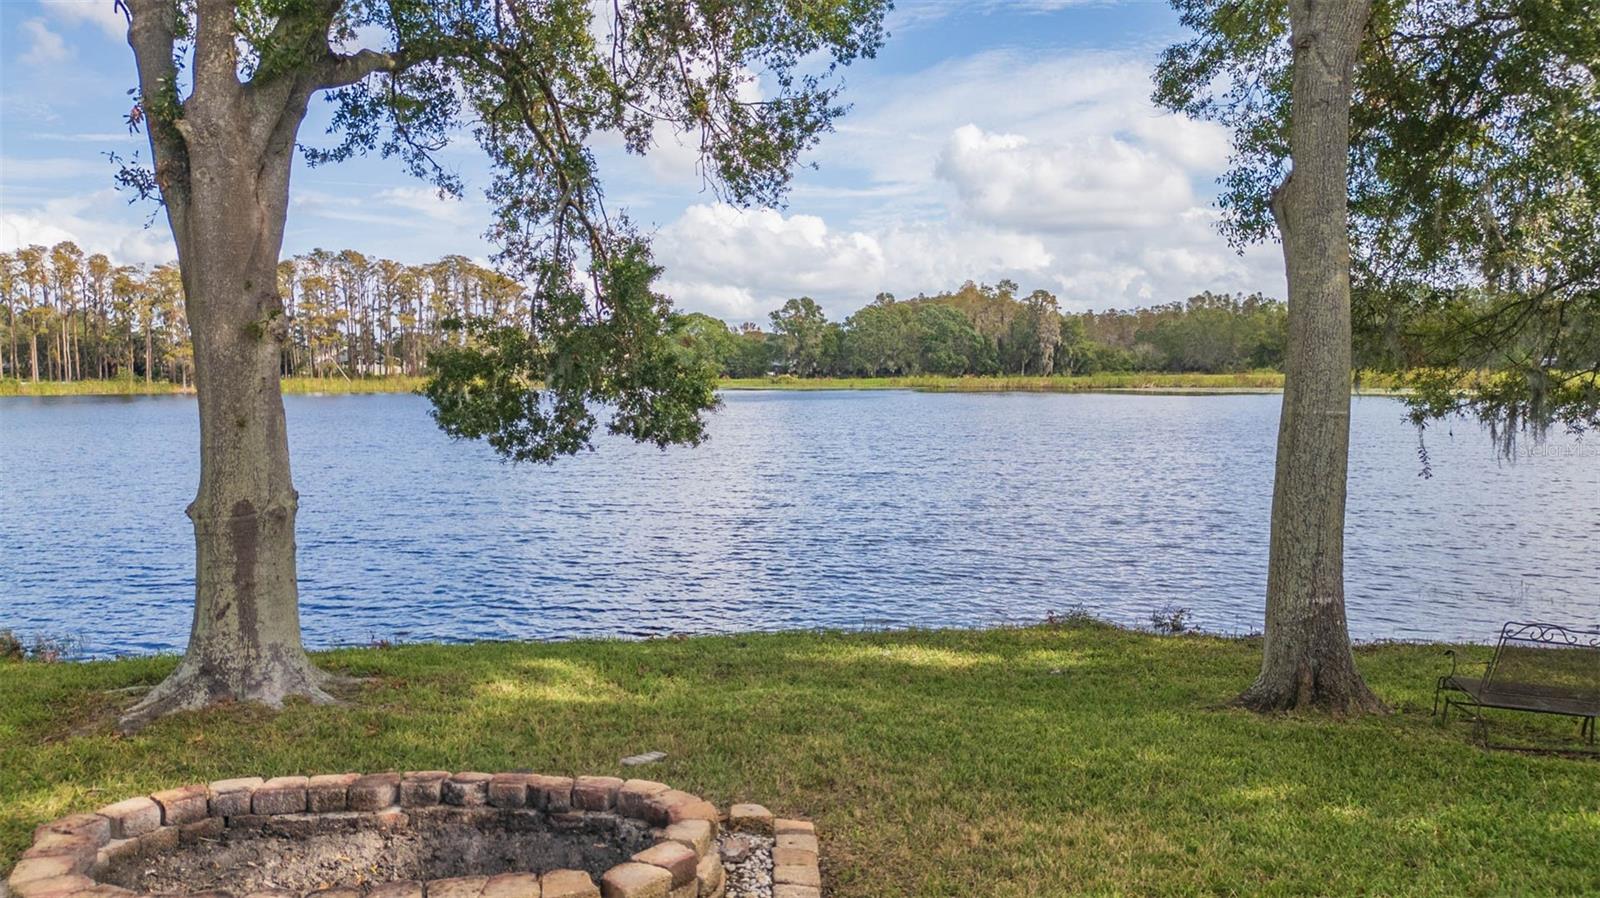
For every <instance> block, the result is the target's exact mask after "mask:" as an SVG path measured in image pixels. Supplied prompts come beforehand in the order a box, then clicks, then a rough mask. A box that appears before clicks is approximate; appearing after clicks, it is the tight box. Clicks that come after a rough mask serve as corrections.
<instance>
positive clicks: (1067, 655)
mask: <svg viewBox="0 0 1600 898" xmlns="http://www.w3.org/2000/svg"><path fill="white" fill-rule="evenodd" d="M1441 648H1442V647H1439V646H1418V645H1379V646H1362V647H1359V648H1358V649H1357V655H1358V660H1359V662H1360V664H1361V666H1362V669H1363V671H1364V672H1365V673H1366V674H1367V676H1368V678H1369V680H1370V682H1371V683H1372V685H1373V687H1374V688H1375V689H1376V690H1377V691H1378V693H1379V694H1380V695H1381V696H1382V697H1383V698H1384V699H1385V700H1386V701H1387V702H1388V703H1389V704H1390V705H1391V706H1393V707H1394V708H1395V709H1396V710H1397V713H1396V714H1394V715H1391V716H1389V717H1384V718H1373V719H1362V720H1356V721H1349V722H1340V721H1333V720H1328V719H1325V718H1321V717H1315V716H1307V717H1276V718H1274V717H1261V716H1257V715H1254V714H1250V713H1246V712H1241V711H1234V710H1229V709H1226V708H1225V707H1223V706H1224V705H1225V704H1226V702H1227V701H1228V700H1229V699H1230V698H1231V697H1232V696H1233V695H1234V694H1235V693H1237V691H1238V690H1239V689H1240V688H1241V686H1242V685H1244V684H1246V683H1248V682H1249V681H1250V679H1251V677H1253V676H1254V674H1255V671H1256V666H1257V664H1258V663H1259V659H1260V646H1259V643H1257V642H1254V641H1250V640H1239V639H1222V638H1215V637H1210V636H1203V635H1202V636H1194V635H1183V636H1157V635H1152V634H1148V633H1138V632H1130V631H1126V630H1119V629H1114V628H1111V627H1107V626H1104V625H1099V624H1095V623H1092V622H1085V621H1081V620H1077V619H1073V620H1072V621H1071V622H1070V623H1066V624H1057V625H1047V626H1039V627H1031V628H1021V629H1000V630H987V631H922V632H908V633H893V634H843V633H788V634H771V635H743V636H721V637H700V638H691V639H663V640H654V641H647V642H608V641H585V642H569V643H553V644H512V643H485V644H477V645H458V646H441V645H404V646H397V647H387V648H371V649H347V650H339V651H334V652H329V653H326V654H322V655H320V656H319V659H318V660H319V663H321V664H323V665H324V666H326V667H327V668H330V669H333V670H336V671H339V672H341V673H344V674H348V675H355V676H360V677H365V678H367V682H366V685H365V686H364V687H362V688H361V689H360V690H359V691H358V692H357V693H355V694H353V695H351V696H350V699H351V700H350V703H349V704H348V705H346V706H343V707H312V706H309V705H306V704H302V703H292V704H291V706H290V707H289V708H288V709H287V710H285V711H284V712H283V713H281V714H271V713H268V712H266V711H263V710H261V709H256V708H249V707H235V708H226V709H222V710H217V711H213V712H208V713H205V714H189V715H181V716H178V717H174V718H170V719H167V720H164V721H161V722H158V723H157V724H155V725H153V726H152V727H151V728H150V729H148V730H146V731H145V732H144V733H142V734H141V735H139V736H136V737H133V738H119V737H117V736H115V735H113V734H112V731H111V721H112V718H113V716H114V714H115V711H116V709H117V708H118V707H120V706H121V705H122V704H125V703H127V702H128V701H130V700H131V693H130V692H129V690H130V689H134V688H137V687H146V686H149V685H151V684H153V683H155V682H157V681H158V680H159V679H160V678H161V677H162V676H164V675H165V674H166V673H168V672H169V671H170V670H171V669H172V667H173V665H174V664H175V663H176V661H175V659H173V658H170V657H167V658H136V659H129V660H122V661H115V662H93V663H84V664H21V663H15V664H0V695H4V696H6V698H7V700H6V701H5V702H3V703H0V744H4V745H5V746H6V749H5V754H4V762H3V763H0V870H3V869H7V868H9V866H10V865H11V864H12V863H14V862H15V861H16V859H17V857H18V855H19V853H20V852H21V851H22V849H23V848H24V847H25V845H26V844H27V842H28V840H29V838H30V836H31V833H32V830H33V828H34V827H35V826H36V825H38V824H39V823H42V822H44V821H46V820H49V819H52V818H55V817H59V816H62V815H64V814H67V813H70V812H75V811H84V810H93V809H95V808H97V807H100V806H103V805H105V804H107V803H109V802H111V801H114V800H117V799H120V798H123V797H126V796H130V795H135V794H140V793H144V792H149V791H151V790H154V789H158V788H163V787H169V786H176V785H180V784H183V783H188V782H205V781H209V780H213V779H218V778H223V777H227V776H232V775H239V774H252V775H269V776H270V775H282V774H294V773H319V772H338V771H345V770H386V769H393V770H405V769H432V768H438V769H454V770H489V771H496V770H512V769H517V768H531V769H534V770H539V771H546V772H551V773H562V774H575V773H596V774H615V773H622V772H623V768H621V767H619V766H618V763H617V762H618V759H619V758H621V757H623V756H625V755H632V754H636V753H639V752H643V751H647V750H653V749H659V750H662V751H665V752H667V753H668V757H667V759H666V760H665V761H663V762H661V763H659V764H655V765H651V766H648V767H644V768H634V769H630V772H631V775H636V776H637V775H642V776H645V777H647V778H650V779H657V780H661V781H663V782H666V783H669V784H672V785H673V786H676V787H679V788H683V789H686V790H688V791H691V792H694V793H696V794H702V795H704V796H706V797H707V798H710V799H712V800H714V801H716V802H717V803H718V804H719V805H723V806H726V804H728V803H729V802H733V801H741V800H753V801H759V802H761V803H764V804H766V805H767V806H769V807H771V808H772V809H774V810H775V811H778V812H779V813H783V814H790V815H797V816H804V817H809V818H812V819H814V820H815V821H816V822H817V825H818V827H819V829H820V832H821V840H822V848H823V864H824V867H823V876H824V880H825V881H826V882H827V883H828V884H829V887H830V894H831V895H833V896H836V898H869V896H870V898H885V896H903V895H914V896H951V895H982V896H985V898H1021V896H1030V898H1032V896H1058V895H1059V896H1066V895H1083V894H1090V895H1199V894H1250V895H1255V894H1283V895H1289V894H1295V895H1300V894H1316V895H1356V894H1362V895H1374V894H1377V895H1402V894H1404V895H1441V896H1480V895H1481V896H1489V895H1507V894H1516V895H1581V894H1600V865H1596V864H1595V863H1594V858H1595V857H1596V856H1597V855H1600V775H1597V771H1600V767H1597V766H1596V762H1595V761H1584V760H1578V759H1571V758H1563V757H1556V756H1542V755H1529V754H1519V753H1509V752H1489V751H1484V750H1482V749H1479V748H1477V747H1475V745H1474V744H1473V743H1472V741H1471V733H1470V727H1469V726H1467V725H1466V724H1464V723H1461V722H1457V721H1452V722H1451V723H1450V724H1448V725H1444V724H1440V723H1438V722H1437V721H1435V720H1433V719H1431V718H1430V717H1429V716H1428V707H1429V703H1430V701H1431V693H1432V685H1433V678H1434V677H1435V676H1436V675H1437V674H1438V673H1440V672H1441V670H1443V669H1444V668H1445V667H1447V666H1448V665H1447V664H1446V662H1445V659H1444V658H1443V657H1442V654H1441ZM1467 651H1468V653H1469V654H1470V655H1471V656H1472V657H1486V656H1487V652H1488V650H1487V649H1483V648H1470V649H1468V650H1467ZM1518 726H1520V724H1518ZM1528 726H1530V727H1531V726H1547V727H1549V728H1550V729H1551V732H1559V733H1560V734H1564V735H1565V736H1566V737H1567V740H1568V743H1569V744H1575V738H1574V737H1575V736H1576V732H1577V728H1576V726H1575V725H1573V726H1570V727H1568V726H1566V723H1564V722H1562V723H1558V722H1550V723H1548V724H1543V723H1536V724H1528Z"/></svg>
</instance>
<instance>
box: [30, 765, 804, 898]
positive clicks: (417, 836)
mask: <svg viewBox="0 0 1600 898" xmlns="http://www.w3.org/2000/svg"><path fill="white" fill-rule="evenodd" d="M723 821H724V818H723V816H722V815H721V814H719V813H718V811H717V809H716V807H714V806H713V805H712V804H711V803H710V802H707V801H705V800H703V799H701V798H698V797H696V796H694V795H690V794H689V793H687V792H681V791H678V790H676V789H671V788H669V787H667V786H665V785H663V784H661V783H656V782H651V781H648V780H627V781H623V780H621V779H618V778H616V777H606V776H581V777H577V778H576V779H574V778H571V777H560V776H543V775H539V774H528V773H500V774H494V775H492V776H491V775H490V774H487V773H455V774H452V773H448V772H444V771H420V772H411V773H405V774H399V773H375V774H368V775H366V776H361V775H358V774H353V773H352V774H336V775H330V776H313V777H309V778H307V777H303V776H285V777H276V778H274V779H269V780H262V779H261V778H259V777H251V778H246V779H232V780H221V781H218V782H214V783H211V784H210V785H193V786H184V787H181V788H178V789H168V790H165V791H162V792H157V793H155V794H153V795H149V796H146V797H140V798H130V799H128V800H126V801H121V802H118V803H116V804H113V805H109V806H107V807H104V808H101V809H100V810H99V811H98V812H96V813H93V814H74V815H72V816H70V817H64V818H62V819H60V820H57V821H55V822H53V823H47V824H45V825H44V826H41V827H39V829H38V830H37V831H36V832H35V836H34V842H33V847H31V848H29V849H28V850H27V851H26V852H24V854H23V856H22V860H21V862H20V863H18V864H17V866H16V868H15V869H14V870H13V871H12V872H11V876H10V878H9V880H8V883H9V887H10V890H11V892H12V895H13V896H14V898H135V896H137V895H141V894H150V895H170V896H177V895H189V896H194V898H200V896H204V898H302V896H315V898H724V896H725V895H728V896H730V898H732V896H741V898H742V896H750V895H758V894H759V895H770V896H771V898H820V894H821V893H820V887H821V882H820V880H819V878H818V869H817V842H816V835H815V832H814V830H813V829H812V827H811V824H809V823H805V822H802V821H792V820H774V818H773V816H772V814H771V813H769V812H768V811H766V809H765V808H762V807H760V806H759V805H734V806H733V808H732V809H731V810H730V812H729V814H728V815H727V818H726V824H725V825H724V822H723ZM752 846H754V849H752ZM752 850H755V851H756V852H757V853H758V854H759V856H758V857H754V858H752V857H751V853H752ZM730 851H732V852H733V853H730V854H729V857H730V862H729V864H730V866H729V868H728V869H727V870H725V869H724V865H723V859H722V853H721V852H730ZM735 859H737V860H735ZM730 874H732V875H730ZM750 882H755V883H757V884H756V885H755V886H751V885H750V884H749V883H750ZM3 891H4V889H0V893H3Z"/></svg>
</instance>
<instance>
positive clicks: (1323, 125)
mask: <svg viewBox="0 0 1600 898" xmlns="http://www.w3.org/2000/svg"><path fill="white" fill-rule="evenodd" d="M1368 14H1369V0H1290V3H1289V19H1290V29H1291V41H1292V44H1293V52H1294V69H1293V78H1294V81H1293V85H1292V94H1291V101H1290V102H1291V111H1290V115H1291V120H1290V126H1289V145H1290V157H1291V160H1292V170H1291V172H1290V174H1289V175H1288V177H1287V178H1286V179H1285V180H1284V182H1283V184H1281V185H1280V186H1279V187H1278V189H1277V190H1276V191H1275V192H1274V195H1273V200H1272V214H1273V217H1274V219H1275V220H1276V222H1277V225H1278V230H1279V233H1280V234H1281V236H1282V238H1283V257H1284V264H1285V268H1286V270H1287V274H1288V282H1289V321H1288V346H1287V354H1286V358H1285V364H1284V390H1283V411H1282V417H1281V419H1280V421H1279V425H1278V456H1277V471H1276V478H1275V481H1274V485H1273V494H1272V539H1271V547H1270V560H1269V567H1268V571H1267V619H1266V633H1265V651H1264V657H1263V659H1262V664H1261V673H1260V676H1259V677H1257V679H1256V681H1255V684H1254V685H1252V686H1251V687H1250V688H1249V689H1248V690H1247V691H1245V693H1244V694H1243V695H1241V696H1240V697H1239V699H1238V702H1239V704H1241V705H1242V706H1244V707H1248V708H1251V709H1254V710H1258V711H1282V710H1293V709H1302V708H1314V709H1318V710H1325V711H1328V712H1332V713H1335V714H1349V713H1365V712H1380V711H1383V710H1385V708H1384V706H1383V703H1382V702H1381V701H1379V699H1378V698H1377V696H1376V695H1374V694H1373V693H1372V691H1371V690H1370V689H1369V688H1368V687H1367V684H1366V682H1365V681H1364V680H1363V679H1362V678H1361V674H1360V672H1359V671H1357V670H1356V665H1355V656H1354V654H1353V653H1352V651H1351V648H1350V634H1349V628H1348V626H1347V624H1346V621H1345V607H1344V514H1345V490H1346V475H1347V468H1348V464H1349V453H1350V363H1351V350H1350V239H1349V205H1348V187H1347V178H1348V167H1349V146H1350V104H1351V91H1352V75H1353V72H1354V67H1355V62H1356V57H1357V54H1358V52H1359V50H1360V46H1361V39H1362V34H1363V32H1364V30H1365V27H1366V22H1367V17H1368Z"/></svg>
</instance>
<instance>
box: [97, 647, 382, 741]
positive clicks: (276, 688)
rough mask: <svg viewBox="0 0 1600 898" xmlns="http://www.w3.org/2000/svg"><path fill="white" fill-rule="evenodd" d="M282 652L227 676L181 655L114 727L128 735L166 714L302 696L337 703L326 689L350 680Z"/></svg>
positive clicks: (278, 704)
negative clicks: (271, 661)
mask: <svg viewBox="0 0 1600 898" xmlns="http://www.w3.org/2000/svg"><path fill="white" fill-rule="evenodd" d="M286 654H288V656H289V657H288V658H287V659H285V658H283V657H282V656H280V657H279V658H278V659H275V663H268V664H265V665H262V666H261V667H260V668H258V669H248V670H244V671H242V672H234V675H232V676H229V675H227V674H225V673H223V672H220V671H218V670H216V669H215V668H214V667H210V666H208V665H204V664H201V663H199V662H196V661H194V660H193V659H192V658H190V657H185V658H184V660H183V662H182V663H180V664H179V665H178V669H177V670H175V671H173V672H172V675H171V676H169V677H167V678H166V679H165V680H163V681H162V682H161V683H160V684H159V685H157V686H156V687H155V688H154V689H152V690H150V692H149V694H147V695H146V696H145V697H144V698H143V699H141V700H139V702H138V703H136V704H135V705H134V706H133V707H131V708H129V709H128V710H127V711H125V712H124V713H123V715H122V717H121V719H120V720H118V722H117V729H118V730H119V731H120V732H122V733H123V734H125V735H131V734H133V733H137V732H138V731H140V730H142V729H144V728H145V727H146V726H148V725H149V724H150V723H151V722H153V721H155V720H156V719H157V718H160V717H164V716H166V715H168V714H175V713H178V712H180V711H199V710H202V709H204V708H209V707H212V706H215V705H223V704H234V703H249V704H258V705H266V706H267V707H269V708H282V707H283V703H284V701H285V700H287V699H290V698H304V699H306V700H308V701H310V702H311V703H312V704H317V705H336V704H342V702H341V700H340V699H339V698H338V697H336V696H335V695H333V694H332V692H330V691H329V690H330V689H334V688H338V687H340V686H346V685H349V684H350V683H352V682H354V681H353V680H352V679H351V678H349V677H343V676H340V675H338V674H330V673H328V672H326V671H323V670H320V669H318V668H317V667H316V666H315V665H313V664H312V663H311V661H310V659H309V658H307V657H306V656H305V653H303V652H295V653H286ZM296 655H297V656H298V657H294V656H296Z"/></svg>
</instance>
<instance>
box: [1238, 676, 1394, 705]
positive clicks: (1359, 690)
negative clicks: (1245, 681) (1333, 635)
mask: <svg viewBox="0 0 1600 898" xmlns="http://www.w3.org/2000/svg"><path fill="white" fill-rule="evenodd" d="M1341 667H1343V665H1338V666H1335V667H1334V668H1331V669H1330V668H1321V669H1317V668H1313V667H1312V666H1311V665H1305V664H1303V665H1301V666H1300V667H1299V668H1298V669H1297V670H1296V671H1295V672H1294V673H1295V675H1294V676H1289V677H1269V676H1268V675H1267V674H1266V672H1263V673H1262V675H1261V677H1259V678H1258V679H1257V680H1256V682H1255V683H1254V684H1253V685H1252V686H1251V687H1250V688H1249V689H1246V690H1245V691H1244V692H1243V693H1241V694H1240V695H1239V697H1238V698H1235V699H1234V700H1233V706H1234V707H1237V708H1244V709H1246V710H1249V711H1255V712H1256V713H1258V714H1279V713H1285V712H1289V711H1318V712H1321V713H1324V714H1329V715H1332V716H1334V717H1356V716H1360V715H1363V714H1388V713H1389V706H1388V705H1386V704H1384V703H1383V700H1382V699H1380V698H1378V696H1377V695H1376V694H1375V693H1374V692H1373V691H1372V689H1371V688H1370V687H1368V686H1367V681H1366V680H1364V679H1362V677H1361V674H1360V673H1358V672H1357V671H1356V670H1355V668H1354V667H1349V668H1347V669H1339V668H1341Z"/></svg>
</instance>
